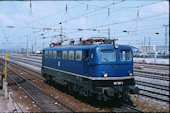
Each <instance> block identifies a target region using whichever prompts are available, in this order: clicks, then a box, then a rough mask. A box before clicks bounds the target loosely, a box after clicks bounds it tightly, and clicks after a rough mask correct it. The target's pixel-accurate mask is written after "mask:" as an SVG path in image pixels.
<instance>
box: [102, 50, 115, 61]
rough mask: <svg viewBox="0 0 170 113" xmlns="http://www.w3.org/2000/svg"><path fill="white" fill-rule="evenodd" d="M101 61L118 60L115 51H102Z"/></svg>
mask: <svg viewBox="0 0 170 113" xmlns="http://www.w3.org/2000/svg"><path fill="white" fill-rule="evenodd" d="M100 56H101V61H103V62H113V61H115V60H116V54H115V51H114V50H101V51H100Z"/></svg>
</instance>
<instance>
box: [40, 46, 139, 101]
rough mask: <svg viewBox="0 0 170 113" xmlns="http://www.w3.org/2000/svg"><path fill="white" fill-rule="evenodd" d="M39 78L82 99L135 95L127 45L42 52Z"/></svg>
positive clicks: (74, 47)
mask: <svg viewBox="0 0 170 113" xmlns="http://www.w3.org/2000/svg"><path fill="white" fill-rule="evenodd" d="M42 75H43V77H44V78H45V79H46V81H55V82H57V83H59V84H62V85H65V86H67V87H68V89H69V90H71V91H77V92H79V93H80V94H82V95H84V96H91V95H93V94H95V95H96V96H97V97H98V99H104V100H110V99H112V98H114V97H115V95H117V94H119V95H121V96H119V97H123V96H124V93H137V88H136V87H135V81H134V77H133V52H132V49H131V47H130V46H125V45H119V46H115V45H112V44H104V45H81V46H78V45H77V46H56V47H53V48H46V49H44V50H43V57H42Z"/></svg>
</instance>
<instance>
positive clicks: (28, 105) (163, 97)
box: [0, 54, 169, 112]
mask: <svg viewBox="0 0 170 113" xmlns="http://www.w3.org/2000/svg"><path fill="white" fill-rule="evenodd" d="M0 57H1V58H0V70H1V72H2V70H3V67H4V58H3V56H0ZM41 63H42V58H41V55H36V56H34V55H29V56H27V55H21V54H8V62H7V65H8V69H7V70H8V71H7V72H8V74H7V75H8V77H7V80H8V91H10V92H13V98H14V99H13V101H14V102H15V104H14V105H15V106H16V111H17V112H31V111H34V112H44V111H45V112H55V111H58V112H168V111H169V64H149V63H139V62H134V76H135V83H136V86H137V87H138V88H139V94H133V95H130V96H131V99H132V102H133V106H132V105H128V104H126V103H120V105H114V102H113V105H112V104H111V103H110V102H103V101H102V102H101V101H99V100H95V99H93V100H92V99H91V98H88V97H82V96H80V95H78V94H76V93H70V92H68V91H67V88H66V87H64V86H61V85H59V84H56V83H53V82H51V83H49V84H47V83H44V78H43V77H42V75H41ZM1 74H2V73H1Z"/></svg>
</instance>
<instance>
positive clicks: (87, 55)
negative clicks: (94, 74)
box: [85, 50, 89, 59]
mask: <svg viewBox="0 0 170 113" xmlns="http://www.w3.org/2000/svg"><path fill="white" fill-rule="evenodd" d="M88 57H89V52H88V50H86V51H85V59H86V58H88Z"/></svg>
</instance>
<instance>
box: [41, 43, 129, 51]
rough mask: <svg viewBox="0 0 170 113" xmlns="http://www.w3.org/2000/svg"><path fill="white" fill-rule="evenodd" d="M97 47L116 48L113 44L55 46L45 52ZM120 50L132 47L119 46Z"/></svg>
mask: <svg viewBox="0 0 170 113" xmlns="http://www.w3.org/2000/svg"><path fill="white" fill-rule="evenodd" d="M97 47H102V48H103V47H109V48H112V47H114V45H112V44H105V45H77V46H71V45H70V46H55V47H49V48H45V49H43V50H53V49H75V50H76V49H82V50H83V49H95V48H97ZM119 48H121V49H123V48H124V49H125V48H126V49H131V46H129V45H119Z"/></svg>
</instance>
